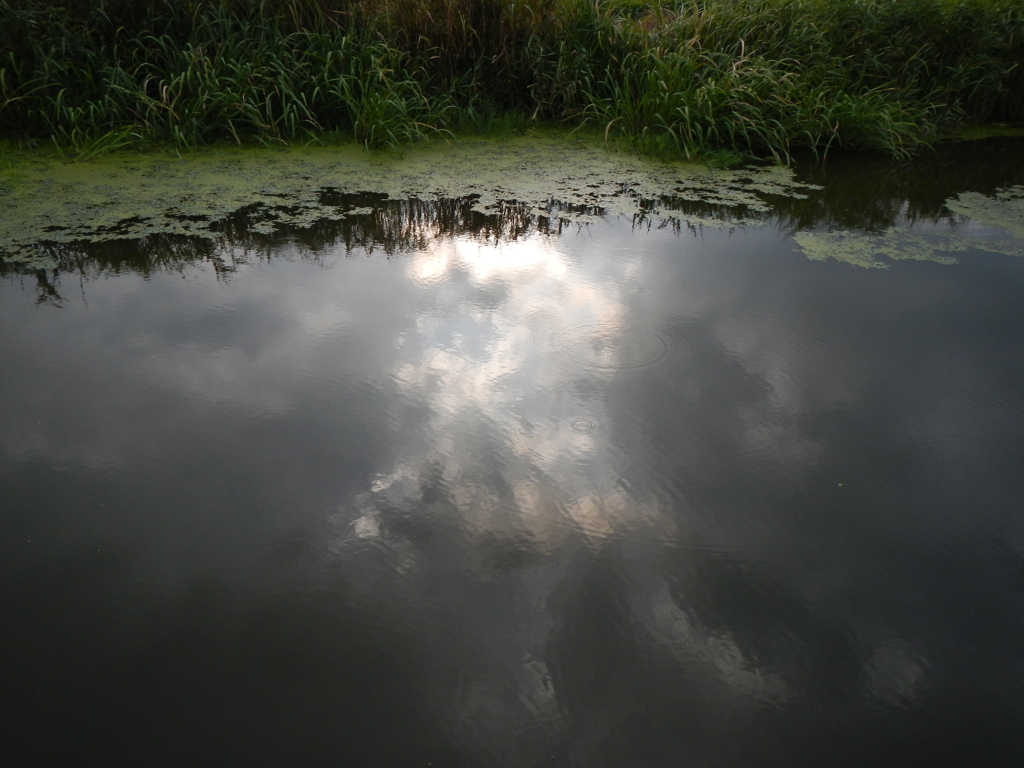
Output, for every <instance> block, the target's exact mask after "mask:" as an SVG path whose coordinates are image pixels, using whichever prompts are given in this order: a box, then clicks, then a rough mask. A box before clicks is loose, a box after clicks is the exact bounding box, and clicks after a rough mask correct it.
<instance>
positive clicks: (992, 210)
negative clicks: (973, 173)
mask: <svg viewBox="0 0 1024 768" xmlns="http://www.w3.org/2000/svg"><path fill="white" fill-rule="evenodd" d="M946 207H947V208H948V209H949V210H950V211H952V212H953V213H958V214H960V215H961V216H967V217H968V218H971V219H974V220H975V221H977V222H979V223H981V224H985V225H987V226H990V227H998V228H1000V229H1005V230H1006V231H1007V232H1009V233H1010V234H1011V235H1012V236H1013V237H1015V238H1018V239H1020V240H1024V186H1016V187H1006V188H1004V189H998V190H996V192H995V194H994V195H991V196H988V195H981V194H978V193H977V192H961V193H960V194H959V195H957V196H956V197H954V198H952V199H950V200H947V201H946ZM1017 252H1018V253H1019V252H1020V246H1018V251H1017Z"/></svg>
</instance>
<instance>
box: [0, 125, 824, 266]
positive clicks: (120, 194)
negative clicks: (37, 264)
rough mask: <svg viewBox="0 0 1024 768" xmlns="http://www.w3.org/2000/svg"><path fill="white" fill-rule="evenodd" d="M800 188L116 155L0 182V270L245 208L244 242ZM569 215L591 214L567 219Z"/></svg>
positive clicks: (552, 168)
mask: <svg viewBox="0 0 1024 768" xmlns="http://www.w3.org/2000/svg"><path fill="white" fill-rule="evenodd" d="M813 188H814V187H812V186H810V185H805V184H800V183H797V182H796V181H795V180H794V178H793V174H792V172H791V171H790V170H789V169H786V168H778V167H768V168H749V169H743V170H717V169H711V168H707V167H705V166H700V165H694V164H687V163H670V162H662V161H656V160H650V159H646V158H641V157H636V156H631V155H626V154H621V153H617V152H613V151H609V150H607V149H605V148H603V147H602V146H600V145H598V144H595V145H587V144H585V143H584V142H581V141H579V140H577V139H569V138H567V137H564V136H560V135H540V136H533V137H521V138H517V139H512V140H508V141H501V142H497V141H492V140H468V141H463V142H454V143H450V144H448V143H432V144H426V145H420V146H416V147H413V148H411V149H409V150H408V151H407V152H405V153H404V154H403V155H401V156H399V155H395V154H383V153H382V154H372V153H368V152H366V151H365V150H363V149H362V147H359V146H354V145H352V146H342V147H317V148H284V149H265V148H260V149H249V148H226V149H216V150H209V151H204V152H201V153H196V154H194V155H189V156H187V157H184V158H179V157H169V156H166V155H158V154H150V155H121V156H109V157H106V158H103V159H99V160H95V161H92V162H89V163H83V164H65V163H61V162H59V161H57V160H55V159H53V158H47V157H45V156H42V155H38V154H37V155H27V156H25V157H24V158H23V159H22V160H21V161H20V162H18V163H17V164H10V163H8V164H7V165H6V166H5V167H4V168H3V169H0V256H2V257H3V258H5V259H7V260H9V261H19V262H22V263H31V262H33V260H38V259H40V258H44V259H45V258H47V257H45V256H41V255H40V250H39V248H38V244H40V243H48V244H64V243H72V242H98V241H103V240H113V239H127V238H138V237H144V236H147V235H153V234H171V235H173V234H179V235H193V236H200V237H215V236H216V229H217V224H218V223H219V222H222V221H224V220H225V219H227V218H228V217H229V216H230V215H231V214H233V213H235V212H237V211H239V210H241V209H245V208H249V207H252V206H257V207H259V208H260V220H259V222H258V223H256V224H255V225H254V229H255V231H258V232H261V233H265V234H268V233H272V232H274V231H276V230H277V229H279V228H281V227H285V226H293V227H294V226H297V227H303V226H309V225H311V224H312V223H313V222H315V221H318V220H321V219H337V218H339V217H344V216H351V215H354V214H355V213H356V212H354V211H352V210H345V209H343V208H339V207H338V206H334V205H330V204H327V203H324V202H322V199H323V197H324V195H323V193H324V192H325V191H330V192H340V193H361V192H374V193H381V194H383V195H386V196H388V197H390V198H393V199H395V198H419V199H430V198H434V199H438V198H460V197H469V196H472V197H475V198H476V203H475V208H476V209H477V210H479V211H481V212H484V213H488V212H493V211H494V210H496V208H497V207H499V206H500V204H501V203H502V202H503V201H516V202H518V203H519V204H521V205H525V206H527V207H528V208H531V209H533V210H534V211H536V212H537V213H538V214H539V215H551V214H550V205H549V203H550V202H551V201H553V200H557V201H559V202H560V203H563V204H565V205H564V206H562V208H565V209H566V210H560V212H559V213H558V216H559V217H561V218H567V219H570V220H579V221H586V220H592V219H593V218H595V216H597V215H599V214H612V215H615V214H627V215H634V214H637V213H639V212H641V210H642V208H643V201H645V200H647V201H649V200H658V199H666V198H672V199H677V200H683V201H697V202H702V203H708V204H711V205H718V206H725V207H729V208H731V209H735V210H737V211H743V212H746V213H748V214H749V213H755V214H756V213H766V212H768V211H770V210H771V208H770V206H769V204H768V203H767V202H766V201H765V199H764V198H765V196H766V195H786V196H790V197H800V196H804V195H805V193H806V191H807V190H808V189H813ZM574 207H575V208H577V209H580V210H583V209H587V210H590V211H596V212H597V213H596V214H595V213H589V214H588V213H572V212H571V211H570V210H569V209H572V208H574ZM660 215H661V216H662V217H663V218H665V217H668V218H671V217H673V216H675V217H676V218H677V219H682V218H685V216H684V215H683V214H674V213H673V212H671V211H665V212H662V213H661V214H660ZM700 223H703V222H700Z"/></svg>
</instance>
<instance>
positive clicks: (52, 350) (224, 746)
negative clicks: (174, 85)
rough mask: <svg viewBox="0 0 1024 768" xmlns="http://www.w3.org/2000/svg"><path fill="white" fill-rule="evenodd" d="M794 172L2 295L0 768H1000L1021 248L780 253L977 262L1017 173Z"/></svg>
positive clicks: (121, 270)
mask: <svg viewBox="0 0 1024 768" xmlns="http://www.w3.org/2000/svg"><path fill="white" fill-rule="evenodd" d="M803 173H804V178H807V179H810V180H813V181H817V182H818V183H821V184H823V185H824V187H825V189H824V190H823V191H821V192H819V193H815V194H814V195H812V196H811V198H810V199H808V200H804V201H788V200H778V201H776V202H777V209H776V213H775V214H773V215H772V216H770V217H767V219H766V221H765V222H764V225H763V226H761V227H747V228H743V227H741V228H736V229H733V230H730V229H715V228H709V227H704V228H696V229H690V228H687V227H685V226H682V227H678V228H675V227H673V226H664V227H660V228H659V226H658V224H657V222H651V221H639V220H636V221H634V220H629V219H624V218H616V219H606V220H604V221H600V222H598V223H594V224H589V225H586V226H578V225H573V224H569V223H565V222H562V223H559V222H558V218H557V216H552V217H550V218H537V217H536V216H534V215H532V214H527V213H525V212H523V211H518V210H517V209H516V208H515V206H510V207H509V209H508V211H507V212H506V213H505V214H504V215H503V216H501V217H485V216H483V215H481V214H479V213H476V212H474V211H472V210H471V208H470V202H468V201H461V202H460V201H440V202H416V201H412V202H403V201H382V200H380V199H373V200H370V202H371V203H374V204H375V205H376V206H377V211H376V213H374V214H367V215H364V216H361V217H356V218H353V219H350V220H347V221H345V222H322V223H320V224H318V225H317V226H316V227H314V228H313V229H311V230H306V231H301V232H293V233H287V234H284V235H280V236H276V237H273V238H268V237H257V236H255V235H252V236H249V235H247V234H246V230H245V217H244V216H243V217H240V218H239V220H238V221H236V222H235V223H234V224H233V225H232V227H233V228H232V227H229V228H228V229H227V230H226V231H225V234H224V238H223V240H222V241H220V242H219V244H210V243H209V242H205V241H189V240H185V239H179V240H175V239H167V238H165V239H152V240H149V241H145V242H141V243H140V242H134V243H107V244H104V245H103V246H98V245H97V246H84V245H83V246H82V247H81V248H80V249H78V250H74V249H68V250H67V251H66V252H65V253H64V254H63V256H62V262H61V268H60V269H58V270H56V271H54V272H32V271H26V270H19V269H18V268H15V267H12V266H10V265H8V266H7V267H4V268H3V274H4V275H5V277H4V279H3V280H2V281H0V361H2V363H0V366H2V368H0V370H2V373H0V510H2V517H0V525H2V529H0V533H2V535H0V611H2V614H0V615H2V620H3V629H2V634H0V637H2V640H0V701H2V706H3V712H2V725H0V727H2V731H3V732H2V734H0V736H2V739H0V750H2V752H3V753H4V754H5V759H4V762H5V763H6V764H8V765H12V764H15V763H17V764H19V765H20V764H24V765H132V766H136V765H173V766H178V765H215V766H235V765H237V766H257V765H259V766H262V765H267V766H278V765H282V766H283V765H299V766H327V765H345V766H349V765H352V766H428V765H433V766H474V767H476V766H481V767H483V766H488V767H489V766H512V767H518V766H539V765H573V766H596V767H600V766H609V767H615V768H617V767H619V766H623V767H630V768H632V767H636V768H643V767H646V766H651V767H652V768H653V767H655V766H797V765H799V766H803V765H807V766H825V765H828V766H835V765H849V766H867V765H959V766H964V765H985V766H1003V765H1006V766H1009V765H1019V764H1021V761H1022V760H1024V727H1022V726H1024V504H1022V499H1024V300H1022V298H1024V260H1022V259H1021V258H1020V257H1016V256H1012V255H1006V254H998V253H990V252H984V251H980V250H973V249H971V248H968V249H967V250H965V251H963V252H961V253H958V254H957V257H958V259H959V263H957V264H955V265H945V264H938V263H934V262H927V261H925V262H918V261H909V262H896V263H894V264H893V265H892V266H891V268H890V269H888V270H868V269H860V268H856V267H853V266H850V265H848V264H843V263H837V262H835V261H828V262H814V261H810V260H808V259H807V258H806V257H805V256H804V255H803V254H802V253H800V252H799V250H798V249H797V248H796V246H795V245H794V242H793V240H792V239H791V238H790V235H791V233H792V232H794V231H795V230H796V229H798V228H801V227H804V228H806V227H812V226H817V227H819V228H825V227H832V228H839V227H845V228H848V229H851V230H858V231H872V232H878V231H881V230H883V229H884V228H886V227H889V226H892V225H894V224H896V225H899V226H903V227H907V226H913V227H917V228H919V229H921V230H922V231H928V232H947V231H953V230H956V231H957V232H960V233H966V234H967V235H970V234H971V233H972V232H979V231H982V233H983V234H984V232H983V230H984V227H982V226H981V225H977V224H972V223H969V222H967V223H965V222H964V221H962V220H960V219H957V217H955V216H952V215H950V214H949V213H948V211H945V210H944V208H943V202H944V201H945V200H946V199H947V198H949V197H950V196H952V195H954V194H956V193H957V192H963V191H978V192H981V193H984V194H991V193H992V192H993V191H994V190H995V189H996V188H997V187H999V186H1001V185H1002V186H1005V185H1008V184H1021V183H1024V148H1022V146H1021V144H1020V143H1013V142H982V143H977V144H973V145H965V146H961V147H959V148H954V149H947V150H944V151H943V152H942V153H940V154H939V155H936V156H930V157H928V158H924V159H922V160H921V161H918V162H917V163H916V164H915V165H911V166H892V165H891V164H888V163H885V162H882V161H878V162H875V161H865V160H864V159H863V158H855V159H844V158H839V159H837V160H830V161H829V164H828V165H827V166H825V167H824V168H822V167H814V168H807V169H805V170H804V171H803ZM366 202H367V201H366V200H354V201H353V204H355V203H361V204H365V203H366ZM694 207H695V208H699V206H694ZM697 212H698V213H702V214H706V213H708V212H707V211H703V212H702V211H697ZM12 758H13V759H12Z"/></svg>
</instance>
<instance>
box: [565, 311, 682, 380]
mask: <svg viewBox="0 0 1024 768" xmlns="http://www.w3.org/2000/svg"><path fill="white" fill-rule="evenodd" d="M555 344H556V346H557V348H558V350H559V352H561V353H562V355H564V356H565V357H566V358H568V359H569V360H571V361H572V362H574V363H576V364H577V365H583V366H586V367H588V368H598V369H602V370H623V369H627V368H646V367H647V366H651V365H656V364H657V363H660V362H661V361H662V360H664V359H665V358H666V357H668V354H669V351H670V350H671V348H672V342H671V341H670V340H669V338H668V337H667V336H665V335H664V334H663V333H660V332H658V331H654V330H645V329H633V328H623V327H622V326H621V325H616V324H613V323H594V324H591V325H580V326H577V327H575V328H570V329H568V330H566V331H563V332H561V333H559V334H558V335H557V336H556V337H555Z"/></svg>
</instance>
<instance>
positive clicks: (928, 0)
mask: <svg viewBox="0 0 1024 768" xmlns="http://www.w3.org/2000/svg"><path fill="white" fill-rule="evenodd" d="M0 18H2V19H3V24H2V25H0V134H2V135H5V136H7V137H8V138H13V139H18V140H21V141H22V142H23V143H25V142H31V141H33V140H36V141H38V140H42V141H52V142H53V143H54V144H55V145H57V146H58V147H60V148H62V151H63V152H64V153H65V156H66V157H67V158H68V159H72V160H74V159H87V158H90V157H93V156H96V155H97V154H100V153H102V152H105V151H108V150H110V149H114V148H119V147H123V146H126V145H128V144H130V143H132V142H159V143H164V144H168V145H171V146H173V147H177V148H188V147H196V146H198V145H201V144H205V143H209V142H214V141H222V140H230V141H233V142H239V143H243V142H246V141H249V140H257V141H259V142H261V143H264V144H273V143H307V142H311V141H313V142H321V141H325V140H330V139H332V138H334V137H335V136H337V137H354V138H355V139H356V140H358V141H360V142H362V143H364V144H366V145H367V146H369V147H376V146H385V145H393V144H400V143H404V142H409V141H413V140H417V139H420V138H423V137H426V136H430V135H436V133H437V132H473V131H481V130H484V131H494V130H499V131H501V130H504V131H513V130H516V129H520V128H522V127H524V126H526V125H528V124H530V123H532V122H535V121H543V122H558V123H562V124H566V125H570V126H588V127H589V128H590V129H594V130H597V131H599V132H601V133H602V134H604V135H606V136H609V137H611V136H615V137H618V138H620V139H624V140H625V141H626V142H627V143H628V144H630V145H631V146H634V147H636V148H638V149H640V150H642V151H646V152H651V153H655V154H661V155H673V156H684V157H688V158H693V157H701V156H703V157H706V156H708V154H709V153H713V152H723V153H726V154H727V156H728V154H729V153H733V155H734V156H735V155H757V156H769V157H773V158H775V159H777V160H784V159H786V158H788V157H789V155H790V153H791V152H792V151H794V150H795V149H797V148H800V147H809V148H812V149H814V150H815V151H817V152H827V151H829V149H830V148H872V149H880V150H883V151H886V152H888V153H891V154H895V155H906V154H908V153H909V152H911V151H912V150H914V149H915V148H917V147H920V146H922V145H926V144H928V143H930V142H932V141H934V140H935V139H936V138H937V137H938V136H939V135H941V134H942V133H943V132H946V131H948V130H950V129H952V128H953V127H955V126H957V125H960V124H968V123H970V124H977V123H984V122H988V121H992V120H1003V121H1008V122H1011V123H1020V122H1024V71H1022V69H1024V68H1022V62H1024V4H1022V3H1020V1H1019V0H700V1H698V2H681V3H676V4H671V3H664V2H658V0H596V2H595V1H594V0H262V1H261V0H221V1H220V2H212V1H208V0H97V1H96V2H79V1H76V0H64V2H63V3H62V2H49V1H47V0H0Z"/></svg>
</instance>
